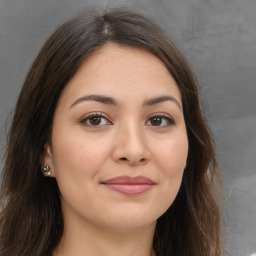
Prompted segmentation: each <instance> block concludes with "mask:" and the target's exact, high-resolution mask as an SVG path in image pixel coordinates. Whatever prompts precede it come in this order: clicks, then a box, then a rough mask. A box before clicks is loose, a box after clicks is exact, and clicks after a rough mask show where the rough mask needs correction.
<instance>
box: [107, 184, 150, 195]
mask: <svg viewBox="0 0 256 256" xmlns="http://www.w3.org/2000/svg"><path fill="white" fill-rule="evenodd" d="M104 185H105V186H106V187H108V188H109V189H111V190H114V191H117V192H119V193H122V194H125V195H129V196H136V195H140V194H143V193H145V192H147V191H148V190H150V189H151V188H153V186H154V184H104Z"/></svg>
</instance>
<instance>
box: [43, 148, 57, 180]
mask: <svg viewBox="0 0 256 256" xmlns="http://www.w3.org/2000/svg"><path fill="white" fill-rule="evenodd" d="M42 165H43V166H42V172H43V174H44V176H46V177H55V171H54V165H53V154H52V150H51V146H50V145H49V143H47V144H45V146H44V155H43V160H42Z"/></svg>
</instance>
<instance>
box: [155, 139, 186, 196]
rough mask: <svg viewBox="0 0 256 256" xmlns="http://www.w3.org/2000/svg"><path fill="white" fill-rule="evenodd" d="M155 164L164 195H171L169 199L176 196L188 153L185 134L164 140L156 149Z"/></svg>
mask: <svg viewBox="0 0 256 256" xmlns="http://www.w3.org/2000/svg"><path fill="white" fill-rule="evenodd" d="M156 154H157V156H156V157H155V159H157V166H158V168H159V170H160V172H159V173H160V179H161V180H160V182H161V183H162V185H163V186H162V188H163V192H164V191H165V193H164V194H165V195H167V196H171V201H172V200H174V198H175V197H176V195H177V193H178V191H179V188H180V185H181V181H182V177H183V172H184V169H185V167H186V161H187V155H188V141H187V136H181V137H180V138H179V139H173V140H170V141H169V142H166V141H165V143H164V144H163V145H162V146H161V147H159V148H158V149H157V150H156Z"/></svg>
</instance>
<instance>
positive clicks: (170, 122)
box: [146, 113, 176, 128]
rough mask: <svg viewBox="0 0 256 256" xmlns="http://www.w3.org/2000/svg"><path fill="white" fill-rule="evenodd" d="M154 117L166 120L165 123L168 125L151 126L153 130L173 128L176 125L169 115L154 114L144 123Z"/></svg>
mask: <svg viewBox="0 0 256 256" xmlns="http://www.w3.org/2000/svg"><path fill="white" fill-rule="evenodd" d="M154 117H160V118H164V119H165V120H167V122H169V125H165V126H153V125H151V126H153V127H154V128H157V127H158V128H159V127H160V128H164V127H169V126H173V125H176V121H175V120H174V118H173V117H172V116H170V115H169V114H165V113H154V114H152V115H151V116H149V118H148V119H147V121H146V123H147V122H148V121H150V119H152V118H154Z"/></svg>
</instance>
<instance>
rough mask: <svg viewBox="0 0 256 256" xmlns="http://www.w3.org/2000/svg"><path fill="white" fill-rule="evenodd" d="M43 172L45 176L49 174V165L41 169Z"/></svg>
mask: <svg viewBox="0 0 256 256" xmlns="http://www.w3.org/2000/svg"><path fill="white" fill-rule="evenodd" d="M43 171H44V173H47V176H50V175H51V167H50V166H49V165H46V166H45V167H44V169H43Z"/></svg>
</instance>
